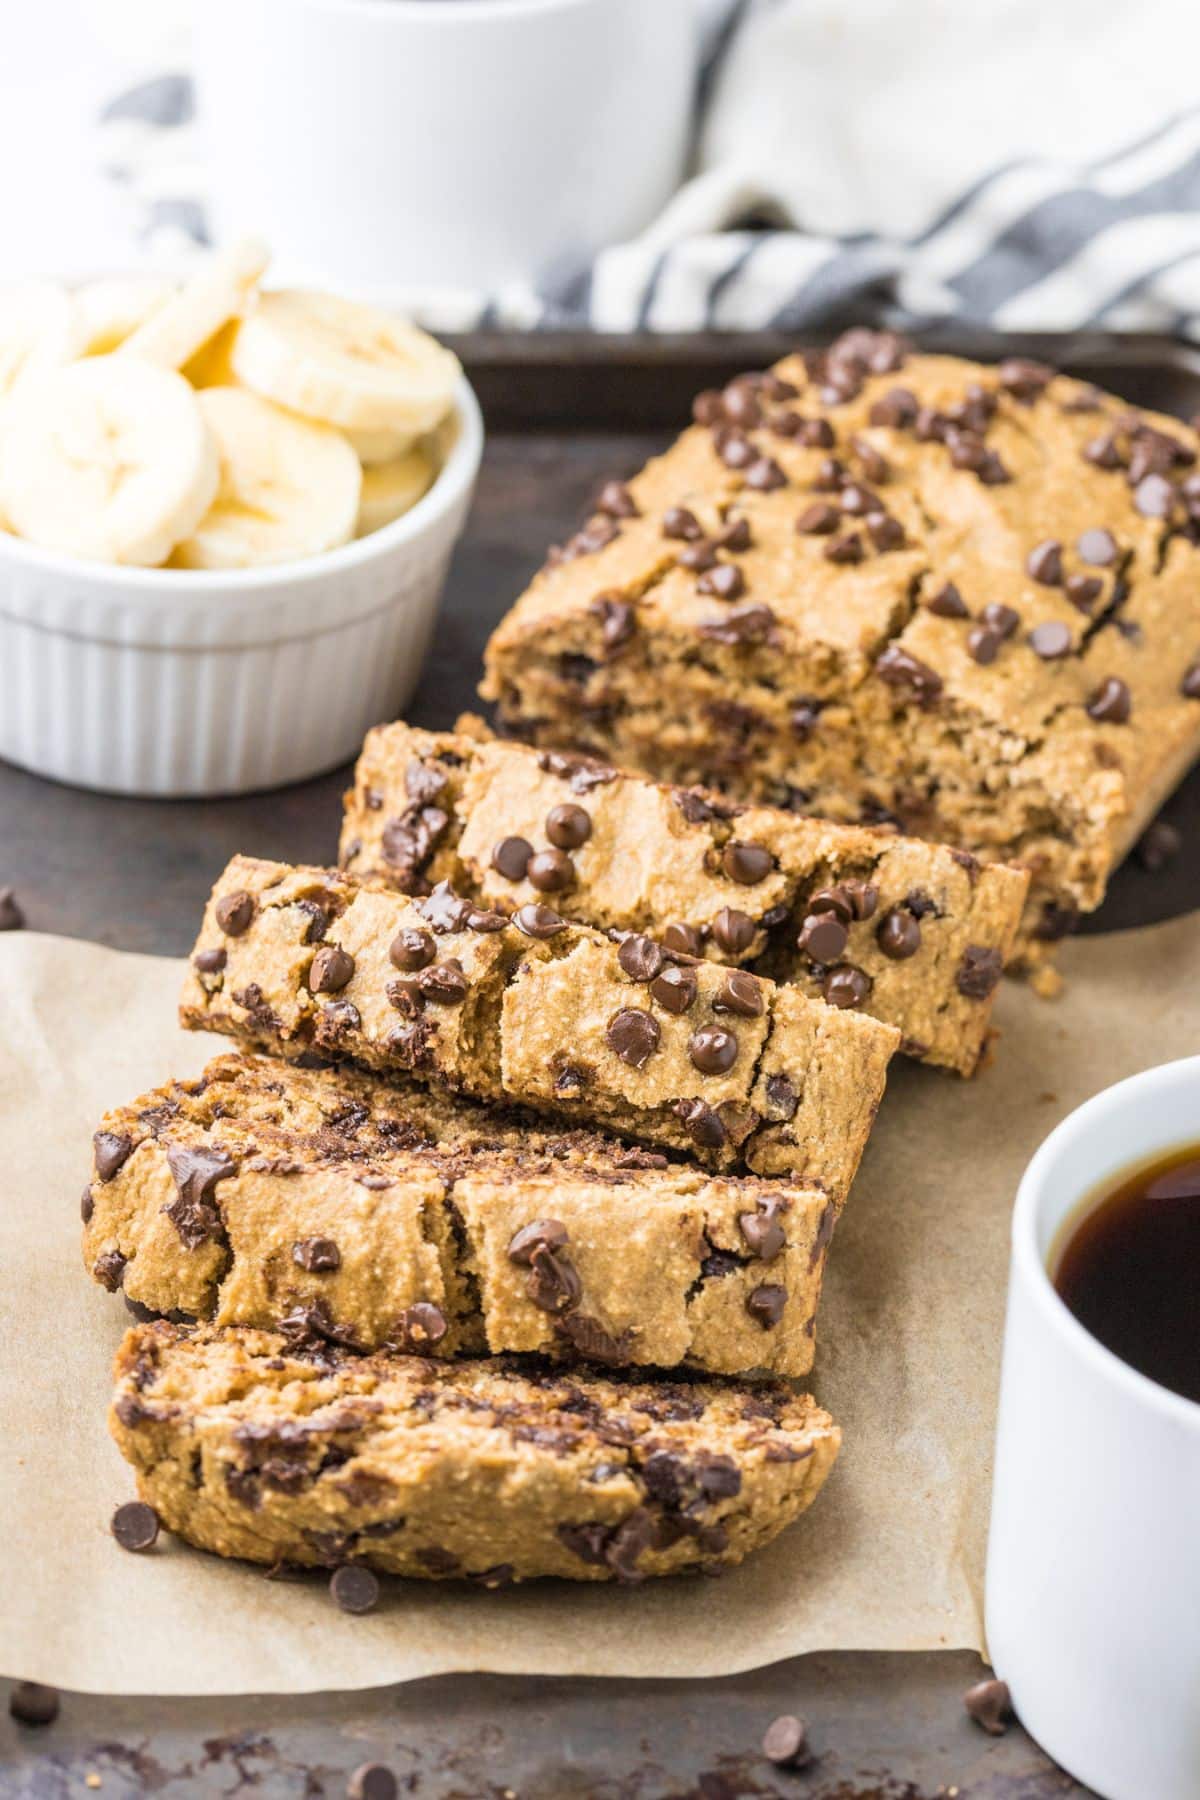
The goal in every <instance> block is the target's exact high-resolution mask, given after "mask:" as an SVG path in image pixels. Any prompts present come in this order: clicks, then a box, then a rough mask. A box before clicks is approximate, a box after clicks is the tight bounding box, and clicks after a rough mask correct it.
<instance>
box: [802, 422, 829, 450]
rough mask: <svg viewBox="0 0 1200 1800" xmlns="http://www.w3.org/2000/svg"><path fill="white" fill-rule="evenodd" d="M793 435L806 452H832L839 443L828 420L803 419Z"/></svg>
mask: <svg viewBox="0 0 1200 1800" xmlns="http://www.w3.org/2000/svg"><path fill="white" fill-rule="evenodd" d="M791 435H792V436H793V437H794V438H795V439H796V441H797V443H799V444H803V445H804V447H805V449H806V450H832V449H833V446H834V444H835V443H836V441H837V440H836V438H835V437H834V432H833V426H832V425H831V424H830V423H829V420H828V419H801V420H800V423H799V424H798V425H797V427H796V429H795V431H794V432H792V433H791Z"/></svg>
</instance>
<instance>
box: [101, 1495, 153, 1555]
mask: <svg viewBox="0 0 1200 1800" xmlns="http://www.w3.org/2000/svg"><path fill="white" fill-rule="evenodd" d="M109 1530H110V1531H111V1532H112V1534H113V1536H114V1537H115V1538H116V1540H117V1542H118V1544H120V1546H121V1548H122V1550H133V1551H139V1550H149V1549H150V1548H151V1546H152V1545H153V1544H154V1543H156V1542H157V1540H158V1514H157V1513H156V1512H155V1510H154V1508H153V1507H152V1506H147V1505H146V1502H145V1501H144V1500H127V1501H126V1502H125V1504H124V1505H123V1506H118V1508H117V1510H116V1512H115V1513H114V1514H113V1516H112V1520H111V1523H110V1525H109Z"/></svg>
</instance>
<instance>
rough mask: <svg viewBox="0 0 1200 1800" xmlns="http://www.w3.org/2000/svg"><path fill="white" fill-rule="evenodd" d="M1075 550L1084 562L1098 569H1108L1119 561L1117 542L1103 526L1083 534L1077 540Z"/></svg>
mask: <svg viewBox="0 0 1200 1800" xmlns="http://www.w3.org/2000/svg"><path fill="white" fill-rule="evenodd" d="M1075 549H1076V550H1077V552H1078V554H1079V558H1080V560H1081V561H1082V562H1085V563H1094V564H1095V565H1096V567H1097V568H1101V569H1106V568H1107V567H1108V566H1109V564H1110V563H1114V562H1116V560H1117V554H1118V552H1117V540H1116V538H1115V537H1114V536H1113V534H1112V532H1111V531H1106V530H1105V529H1104V527H1103V526H1102V525H1100V526H1097V527H1095V528H1094V529H1093V530H1091V531H1084V532H1081V533H1080V535H1079V537H1078V538H1077V539H1076V542H1075Z"/></svg>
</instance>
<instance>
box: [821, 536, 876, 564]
mask: <svg viewBox="0 0 1200 1800" xmlns="http://www.w3.org/2000/svg"><path fill="white" fill-rule="evenodd" d="M821 554H822V555H823V556H824V558H825V561H826V562H831V563H860V562H861V561H862V559H863V556H864V554H865V552H864V550H863V541H862V539H861V538H860V537H859V535H858V533H857V531H844V532H843V533H842V534H841V536H840V537H833V538H830V540H829V542H828V543H827V544H826V546H825V548H824V550H823V551H822V552H821Z"/></svg>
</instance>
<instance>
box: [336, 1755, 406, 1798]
mask: <svg viewBox="0 0 1200 1800" xmlns="http://www.w3.org/2000/svg"><path fill="white" fill-rule="evenodd" d="M399 1792H400V1789H399V1787H398V1785H397V1782H396V1777H395V1776H394V1775H393V1774H392V1771H391V1770H390V1769H389V1768H388V1766H387V1764H386V1763H360V1764H359V1766H358V1768H357V1769H355V1771H354V1773H353V1774H352V1775H351V1777H350V1779H349V1781H348V1782H347V1783H346V1800H396V1796H397V1794H398V1793H399Z"/></svg>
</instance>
